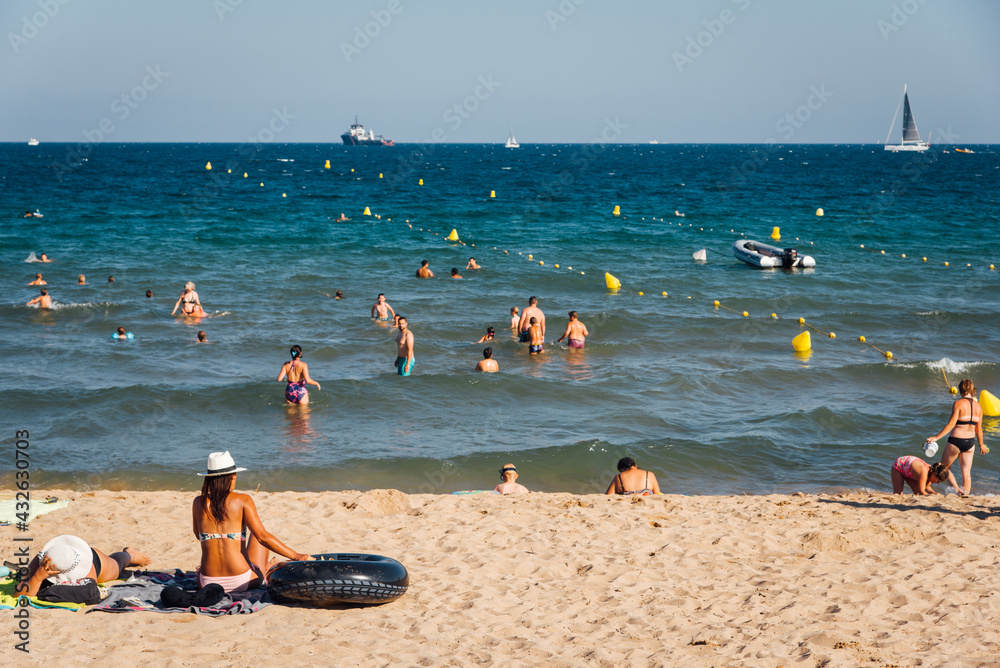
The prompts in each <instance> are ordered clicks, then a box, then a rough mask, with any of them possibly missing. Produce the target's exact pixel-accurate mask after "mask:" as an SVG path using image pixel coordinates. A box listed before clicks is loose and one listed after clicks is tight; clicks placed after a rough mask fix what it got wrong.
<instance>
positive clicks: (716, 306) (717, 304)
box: [712, 299, 719, 308]
mask: <svg viewBox="0 0 1000 668" xmlns="http://www.w3.org/2000/svg"><path fill="white" fill-rule="evenodd" d="M712 306H714V307H715V308H719V300H718V299H716V300H715V301H713V302H712Z"/></svg>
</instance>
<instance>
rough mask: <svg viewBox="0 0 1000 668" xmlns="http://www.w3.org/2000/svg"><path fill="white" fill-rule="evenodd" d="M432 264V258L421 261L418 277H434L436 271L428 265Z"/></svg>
mask: <svg viewBox="0 0 1000 668" xmlns="http://www.w3.org/2000/svg"><path fill="white" fill-rule="evenodd" d="M429 264H430V260H424V261H423V262H421V263H420V269H417V278H434V272H433V271H431V268H430V267H429V266H427V265H429Z"/></svg>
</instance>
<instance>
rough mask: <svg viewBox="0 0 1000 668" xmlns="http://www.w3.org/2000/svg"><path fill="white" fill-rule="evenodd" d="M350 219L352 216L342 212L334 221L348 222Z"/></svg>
mask: <svg viewBox="0 0 1000 668" xmlns="http://www.w3.org/2000/svg"><path fill="white" fill-rule="evenodd" d="M348 220H350V218H348V217H347V216H346V215H344V214H343V213H342V214H340V218H335V219H334V221H335V222H338V223H344V222H347V221H348Z"/></svg>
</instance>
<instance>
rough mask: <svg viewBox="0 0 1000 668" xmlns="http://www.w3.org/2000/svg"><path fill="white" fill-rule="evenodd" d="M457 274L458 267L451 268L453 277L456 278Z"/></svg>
mask: <svg viewBox="0 0 1000 668" xmlns="http://www.w3.org/2000/svg"><path fill="white" fill-rule="evenodd" d="M457 273H458V267H452V268H451V275H452V276H454V275H455V274H457Z"/></svg>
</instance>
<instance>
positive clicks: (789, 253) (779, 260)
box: [733, 239, 816, 269]
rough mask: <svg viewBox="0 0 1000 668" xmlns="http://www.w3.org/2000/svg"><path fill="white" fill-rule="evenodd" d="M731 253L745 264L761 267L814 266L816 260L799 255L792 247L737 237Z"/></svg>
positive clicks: (808, 256) (788, 267) (789, 267)
mask: <svg viewBox="0 0 1000 668" xmlns="http://www.w3.org/2000/svg"><path fill="white" fill-rule="evenodd" d="M733 255H735V256H736V257H737V258H738V259H740V260H743V261H744V262H746V263H747V264H752V265H753V266H755V267H760V268H762V269H770V268H772V267H782V268H784V269H791V268H792V267H815V266H816V260H814V259H813V258H812V256H810V255H799V254H798V252H797V251H796V250H795V249H794V248H778V247H777V246H771V245H768V244H765V243H761V242H760V241H752V240H750V239H739V240H737V241H736V243H734V244H733Z"/></svg>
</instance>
